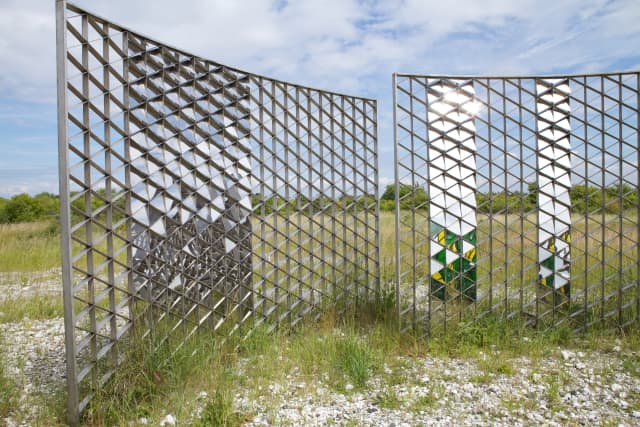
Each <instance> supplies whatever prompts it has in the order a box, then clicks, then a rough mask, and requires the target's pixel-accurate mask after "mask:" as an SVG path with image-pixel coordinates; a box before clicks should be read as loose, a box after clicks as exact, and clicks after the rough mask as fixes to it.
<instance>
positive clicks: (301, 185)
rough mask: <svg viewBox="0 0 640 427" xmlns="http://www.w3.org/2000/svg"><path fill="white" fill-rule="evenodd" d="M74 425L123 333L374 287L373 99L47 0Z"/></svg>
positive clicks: (180, 331) (123, 341)
mask: <svg viewBox="0 0 640 427" xmlns="http://www.w3.org/2000/svg"><path fill="white" fill-rule="evenodd" d="M57 23H58V34H57V42H58V91H59V102H60V106H59V123H60V125H59V147H60V175H61V177H60V190H61V191H60V193H61V202H62V203H61V204H62V212H61V214H62V215H61V217H62V235H63V281H64V300H65V322H66V339H67V368H68V388H69V413H70V418H71V420H72V421H74V420H77V419H78V415H79V411H82V409H83V408H85V407H86V405H87V404H88V402H89V401H90V399H91V396H92V394H93V393H94V392H95V390H96V389H98V388H99V387H101V385H102V384H103V383H104V382H105V381H107V380H108V379H109V377H110V375H111V374H112V372H113V370H114V369H115V368H116V367H117V365H118V364H119V363H120V362H121V361H122V357H123V346H126V345H128V343H129V341H130V340H131V339H132V336H133V332H134V331H135V333H136V336H142V337H145V338H147V339H151V340H152V342H153V343H154V344H155V345H157V346H160V345H164V344H168V345H170V346H171V348H174V349H175V348H176V347H179V346H181V345H182V344H183V343H184V342H185V340H186V339H188V338H189V337H190V336H191V335H193V334H194V333H195V332H197V331H198V330H199V329H201V328H207V329H211V330H218V329H221V328H222V329H223V330H224V331H225V332H226V333H230V332H231V331H234V330H235V329H237V328H239V327H241V326H242V325H246V331H247V332H248V331H250V329H251V327H253V326H254V325H256V324H259V323H262V322H265V321H269V323H270V324H272V325H275V324H277V323H279V322H286V323H288V324H295V323H296V322H298V321H299V320H300V319H301V318H303V316H305V315H306V314H308V313H309V312H311V311H312V310H313V309H314V308H315V307H317V306H318V305H319V304H320V303H322V302H335V301H337V300H339V299H342V300H346V301H347V302H349V301H355V299H356V298H360V297H366V294H367V293H368V292H369V291H372V290H376V289H377V285H378V275H379V261H378V213H377V212H378V211H377V201H376V196H377V193H378V181H377V169H376V164H377V127H376V126H377V124H376V121H377V117H376V115H377V112H376V102H375V101H374V100H370V99H365V98H358V97H352V96H347V95H340V94H335V93H331V92H326V91H321V90H316V89H310V88H306V87H302V86H298V85H293V84H290V83H286V82H281V81H278V80H274V79H269V78H266V77H262V76H259V75H255V74H251V73H246V72H243V71H240V70H236V69H233V68H230V67H226V66H224V65H221V64H217V63H215V62H212V61H209V60H205V59H202V58H199V57H197V56H194V55H191V54H188V53H185V52H182V51H180V50H177V49H174V48H171V47H168V46H166V45H163V44H161V43H158V42H156V41H154V40H151V39H148V38H146V37H144V36H141V35H139V34H136V33H134V32H132V31H129V30H127V29H125V28H122V27H120V26H118V25H117V24H114V23H112V22H109V21H107V20H105V19H102V18H99V17H97V16H95V15H92V14H90V13H88V12H86V11H83V10H81V9H79V8H77V7H75V6H72V5H67V4H65V2H64V1H58V2H57Z"/></svg>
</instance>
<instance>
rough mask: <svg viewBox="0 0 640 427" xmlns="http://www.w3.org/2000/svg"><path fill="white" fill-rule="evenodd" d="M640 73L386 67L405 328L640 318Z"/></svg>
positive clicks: (578, 323)
mask: <svg viewBox="0 0 640 427" xmlns="http://www.w3.org/2000/svg"><path fill="white" fill-rule="evenodd" d="M639 79H640V75H639V73H638V72H624V73H613V74H599V75H575V76H552V77H513V78H508V77H453V76H451V77H449V76H424V75H408V74H396V75H395V76H394V85H393V89H394V101H395V102H394V104H395V110H394V112H395V114H394V117H395V150H396V151H395V152H396V156H395V157H396V161H395V168H396V169H395V170H396V194H398V195H399V197H397V198H396V230H397V234H396V258H397V264H396V280H397V292H398V317H399V319H400V323H401V327H402V329H408V328H417V329H419V330H421V331H423V332H424V333H425V334H426V335H430V334H433V333H436V332H439V331H444V330H446V329H447V328H450V327H452V326H454V325H455V324H457V323H459V322H461V321H469V320H471V319H477V318H479V317H482V316H486V315H495V316H506V317H518V318H521V319H522V320H523V321H524V322H526V323H529V324H536V325H538V326H548V325H562V324H567V325H568V326H570V327H573V328H576V329H582V328H585V327H588V326H591V325H592V324H594V323H596V322H598V323H605V324H612V325H616V326H625V325H627V324H629V323H631V322H633V321H636V320H637V319H638V318H639V317H640V285H639V283H638V267H639V263H640V257H639V254H638V244H639V242H640V240H639V227H640V225H639V224H640V223H639V221H638V212H639V207H640V205H639V201H638V196H639V195H638V183H639V179H638V176H639V174H640V172H639V168H638V159H639V154H638V153H639V150H640V139H639V132H638V122H639V114H640V112H639V109H638V105H639V103H638V101H639V97H640V95H639V87H640V83H639V82H640V80H639Z"/></svg>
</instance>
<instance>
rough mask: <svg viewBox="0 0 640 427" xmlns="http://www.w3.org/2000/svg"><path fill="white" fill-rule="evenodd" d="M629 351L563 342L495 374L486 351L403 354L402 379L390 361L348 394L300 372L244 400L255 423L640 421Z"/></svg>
mask: <svg viewBox="0 0 640 427" xmlns="http://www.w3.org/2000/svg"><path fill="white" fill-rule="evenodd" d="M563 356H564V357H563ZM627 356H629V355H628V354H623V353H616V354H610V353H606V354H604V353H599V352H586V353H584V352H577V353H574V352H570V351H566V350H564V351H561V350H558V351H557V354H553V355H550V356H548V357H544V358H541V359H529V358H518V359H511V360H509V361H508V364H509V365H511V366H513V370H514V371H513V373H511V374H510V375H504V374H487V372H486V370H485V369H486V368H482V367H481V366H482V364H483V360H482V359H480V360H472V359H439V358H430V357H427V358H411V359H401V360H400V362H401V365H402V366H404V367H405V368H404V369H405V371H404V372H403V374H404V380H403V381H401V383H400V384H394V381H389V377H393V376H394V375H397V374H396V373H394V372H393V370H391V369H389V368H385V369H386V375H380V376H378V377H376V378H374V379H372V380H371V381H370V382H369V383H368V384H367V387H366V388H365V390H364V391H360V392H346V393H344V394H342V393H336V392H334V391H331V390H329V389H328V388H327V387H326V386H324V385H323V384H322V382H321V381H314V382H312V383H311V384H307V383H305V382H304V381H303V380H301V379H300V378H295V377H292V378H291V379H290V381H289V382H288V384H284V385H283V384H273V385H271V386H269V387H268V389H267V390H264V392H263V393H261V395H260V396H259V397H258V398H257V399H255V398H249V397H248V396H247V395H242V394H241V395H238V396H236V404H237V406H238V408H239V410H241V411H243V412H249V413H254V414H256V415H255V417H254V418H253V420H252V421H251V422H249V423H247V425H248V426H268V425H309V426H321V425H373V426H392V425H393V426H414V425H442V426H448V425H474V426H475V425H487V426H488V425H504V426H513V425H541V424H544V425H552V426H553V425H558V426H560V425H602V424H604V425H615V426H619V425H627V426H632V425H640V378H638V377H632V376H631V375H630V374H629V373H628V372H626V370H625V369H624V367H623V360H624V358H625V357H627ZM485 357H486V358H487V359H489V358H493V357H496V355H495V354H492V355H485ZM396 382H397V381H396ZM346 388H347V389H348V388H349V386H347V387H346Z"/></svg>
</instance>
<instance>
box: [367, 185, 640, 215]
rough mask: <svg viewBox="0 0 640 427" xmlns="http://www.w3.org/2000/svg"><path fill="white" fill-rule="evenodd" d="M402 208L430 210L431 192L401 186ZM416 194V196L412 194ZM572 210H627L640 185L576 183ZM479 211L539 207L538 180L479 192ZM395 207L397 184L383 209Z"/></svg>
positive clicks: (388, 189) (382, 203)
mask: <svg viewBox="0 0 640 427" xmlns="http://www.w3.org/2000/svg"><path fill="white" fill-rule="evenodd" d="M399 193H400V209H401V210H402V209H411V208H412V207H413V208H416V209H428V207H429V203H428V201H429V195H428V194H427V192H426V191H425V189H424V188H423V187H419V186H411V185H409V184H400V185H399ZM411 195H413V197H410V196H411ZM569 199H570V200H571V211H572V212H575V213H581V214H585V213H589V212H602V211H604V212H605V213H613V214H616V213H620V212H621V211H625V210H627V209H632V208H637V206H638V188H637V187H634V186H631V185H628V184H623V185H619V184H616V185H611V186H609V187H605V188H604V189H603V188H599V187H587V186H586V185H573V186H572V187H571V188H570V189H569ZM476 205H477V209H478V212H480V213H491V212H494V213H495V212H501V213H504V212H507V213H518V212H530V211H533V210H536V209H537V205H538V185H537V183H535V182H532V183H529V184H528V185H527V192H523V193H520V192H510V193H507V192H497V193H483V192H476ZM394 209H395V185H394V184H391V185H388V186H387V187H386V189H385V191H384V193H383V194H382V197H381V198H380V210H383V211H393V210H394Z"/></svg>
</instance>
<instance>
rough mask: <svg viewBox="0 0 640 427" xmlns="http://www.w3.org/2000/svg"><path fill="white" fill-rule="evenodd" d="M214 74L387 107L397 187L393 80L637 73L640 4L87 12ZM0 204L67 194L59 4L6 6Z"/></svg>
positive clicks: (142, 3)
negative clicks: (246, 76)
mask: <svg viewBox="0 0 640 427" xmlns="http://www.w3.org/2000/svg"><path fill="white" fill-rule="evenodd" d="M75 3H76V4H77V5H78V6H80V7H83V8H85V9H88V10H90V11H93V12H95V13H97V14H99V15H102V16H104V17H105V18H108V19H110V20H112V21H115V22H118V23H120V24H122V25H125V26H127V27H130V28H132V29H134V30H136V31H138V32H140V33H142V34H146V35H149V36H151V37H153V38H155V39H157V40H159V41H163V42H166V43H168V44H171V45H173V46H176V47H179V48H182V49H184V50H186V51H190V52H193V53H195V54H198V55H200V56H204V57H207V58H210V59H212V60H214V61H217V62H221V63H225V64H228V65H231V66H235V67H238V68H243V69H247V70H250V71H253V72H256V73H260V74H265V75H269V76H273V77H276V78H281V79H286V80H290V81H293V82H296V83H300V84H304V85H309V86H313V87H318V88H324V89H330V90H335V91H339V92H345V93H350V94H355V95H364V96H368V97H373V98H376V99H378V101H379V109H380V116H379V120H380V123H379V130H380V157H381V163H380V166H381V170H380V181H381V182H380V183H381V186H383V187H384V185H385V184H387V183H389V182H391V177H392V176H393V155H392V152H393V146H392V125H393V124H392V103H391V74H392V73H393V72H394V71H400V72H416V73H425V74H479V75H503V74H504V75H512V74H534V73H539V74H547V73H564V72H567V73H581V72H596V71H614V70H615V71H617V70H630V69H635V70H637V69H640V2H638V0H619V1H601V0H554V1H546V0H536V1H534V0H531V1H529V0H522V1H517V0H513V1H509V0H487V1H474V0H462V1H456V2H443V1H426V0H405V1H400V0H398V1H393V0H388V1H384V0H381V1H376V0H298V1H283V0H274V1H267V0H243V1H232V0H193V1H189V0H184V1H182V2H180V5H181V9H180V10H177V9H176V8H175V6H176V2H175V1H169V0H154V1H150V0H138V1H135V2H134V1H131V0H126V1H125V0H110V1H108V2H92V1H89V0H77V1H76V2H75ZM0 63H1V64H2V67H0V149H1V152H2V153H3V155H2V156H0V196H3V197H6V196H10V195H13V194H17V193H21V192H28V193H32V194H34V193H38V192H40V191H50V192H54V193H57V188H58V181H57V140H56V104H55V94H56V92H55V91H56V89H55V22H54V1H53V0H29V1H24V0H0Z"/></svg>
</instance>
